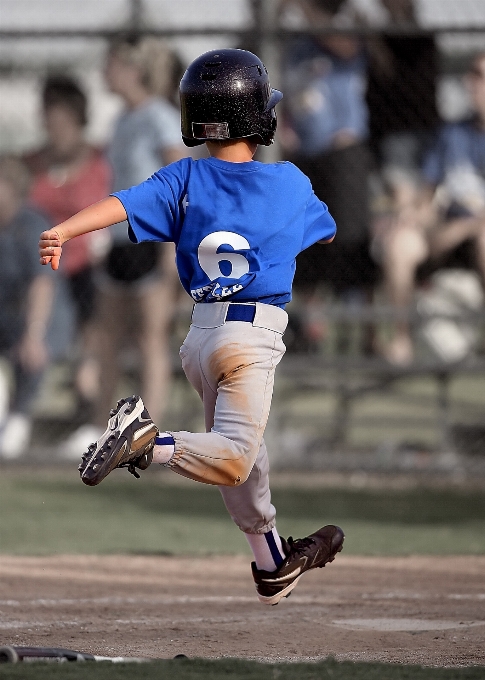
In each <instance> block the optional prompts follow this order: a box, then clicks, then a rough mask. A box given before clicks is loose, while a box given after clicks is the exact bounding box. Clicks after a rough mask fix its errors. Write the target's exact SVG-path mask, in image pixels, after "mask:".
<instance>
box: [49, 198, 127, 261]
mask: <svg viewBox="0 0 485 680" xmlns="http://www.w3.org/2000/svg"><path fill="white" fill-rule="evenodd" d="M126 218H127V216H126V211H125V209H124V207H123V204H122V203H121V201H119V200H118V199H117V198H115V197H114V196H109V197H108V198H103V200H102V201H99V202H98V203H94V204H93V205H90V206H89V207H88V208H84V210H81V211H80V212H78V213H76V214H75V215H73V216H72V217H70V218H69V219H68V220H66V221H65V222H61V224H58V225H57V226H56V227H54V229H49V230H48V231H44V232H42V234H41V235H40V241H39V255H40V263H41V264H49V263H50V265H51V267H52V269H58V268H59V260H60V259H61V255H62V245H63V243H65V242H66V241H69V239H71V238H74V237H75V236H80V235H81V234H87V233H89V232H90V231H96V230H98V229H104V228H105V227H109V226H111V225H112V224H117V223H118V222H123V220H126Z"/></svg>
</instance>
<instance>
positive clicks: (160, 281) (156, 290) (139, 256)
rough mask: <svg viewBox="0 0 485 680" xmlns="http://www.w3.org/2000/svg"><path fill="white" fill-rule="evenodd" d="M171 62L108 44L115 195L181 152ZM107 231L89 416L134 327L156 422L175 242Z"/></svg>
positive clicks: (164, 383) (149, 51) (81, 439)
mask: <svg viewBox="0 0 485 680" xmlns="http://www.w3.org/2000/svg"><path fill="white" fill-rule="evenodd" d="M177 63H178V62H177V58H176V57H175V55H174V54H173V53H172V52H171V51H170V50H169V49H168V48H167V47H166V45H165V44H164V43H163V42H160V41H159V40H157V39H155V38H151V37H133V38H132V39H131V38H128V39H127V38H124V39H120V40H116V41H114V42H113V43H112V44H111V46H110V48H109V51H108V56H107V61H106V66H105V78H106V82H107V84H108V86H109V88H110V90H111V91H112V92H113V93H115V94H117V95H119V96H120V97H121V99H122V100H123V103H124V109H123V111H122V112H121V114H120V115H119V117H118V119H117V120H116V122H115V126H114V130H113V135H112V139H111V141H110V144H109V146H108V150H107V155H108V159H109V161H110V163H111V166H112V171H113V191H119V190H122V189H128V188H129V187H131V186H133V185H135V184H139V183H140V182H142V181H144V180H145V179H147V178H148V177H150V175H152V174H153V173H154V172H156V171H157V170H159V168H160V167H162V166H164V165H168V164H169V163H172V162H174V161H176V160H178V159H179V158H182V157H183V156H186V155H187V152H186V150H185V149H184V147H183V146H182V137H181V131H180V112H179V110H178V109H177V108H176V107H175V106H174V105H173V104H172V102H171V101H170V98H171V92H172V90H173V85H174V81H175V79H176V75H175V73H176V71H177ZM179 75H180V74H179ZM110 231H111V238H112V243H111V247H110V250H109V252H108V253H107V256H106V258H105V260H104V263H103V265H102V267H101V270H100V272H99V277H98V285H99V291H98V318H99V322H100V323H99V332H100V340H99V353H100V365H101V376H100V394H99V400H98V404H97V407H96V409H95V412H96V413H99V414H100V417H101V414H104V413H105V412H106V410H108V411H109V409H110V408H111V407H112V406H113V401H114V400H115V396H116V388H117V385H118V383H119V378H120V373H121V370H120V352H121V349H122V348H123V344H124V341H125V340H126V338H127V336H128V335H129V333H130V332H131V335H133V329H135V336H136V338H135V339H136V341H137V345H138V349H139V353H140V358H141V362H140V364H141V366H140V378H141V380H140V382H141V386H140V390H141V393H142V394H143V398H144V399H145V401H146V403H147V404H148V407H149V408H151V409H152V411H153V412H154V413H155V414H156V415H157V417H159V418H160V417H161V416H162V415H163V412H164V409H165V405H166V401H167V394H168V390H169V385H170V373H171V360H170V352H169V338H168V328H169V324H170V321H171V319H172V314H173V310H174V306H175V305H174V302H175V296H176V294H177V287H178V278H177V272H176V268H175V251H174V248H173V244H166V243H163V244H161V243H145V244H142V247H141V248H140V247H138V246H137V247H135V246H134V245H133V244H132V243H131V242H130V241H129V238H128V225H127V223H126V222H123V223H121V224H118V225H114V226H113V227H111V230H110ZM125 344H126V343H125ZM104 426H105V424H104V421H103V422H102V421H99V422H95V423H93V425H90V426H84V427H82V428H81V429H80V430H78V432H77V433H74V436H73V437H72V438H71V440H70V442H69V443H68V449H69V453H70V454H72V456H73V457H75V456H76V455H78V454H80V453H82V451H83V450H84V448H85V446H86V443H90V442H91V441H92V440H93V439H96V438H97V430H98V429H102V430H104ZM66 453H68V451H67V450H66Z"/></svg>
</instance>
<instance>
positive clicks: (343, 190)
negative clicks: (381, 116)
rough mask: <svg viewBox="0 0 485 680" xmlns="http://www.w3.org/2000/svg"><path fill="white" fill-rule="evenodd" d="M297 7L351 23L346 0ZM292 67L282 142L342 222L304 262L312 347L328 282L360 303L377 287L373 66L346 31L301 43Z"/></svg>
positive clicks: (322, 23)
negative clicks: (368, 95) (368, 93)
mask: <svg viewBox="0 0 485 680" xmlns="http://www.w3.org/2000/svg"><path fill="white" fill-rule="evenodd" d="M293 4H297V5H298V6H299V7H300V8H301V10H303V12H304V16H305V17H306V20H307V22H308V24H309V25H311V26H312V27H313V28H316V27H323V28H329V27H336V28H337V27H338V28H341V27H342V25H344V26H347V25H349V22H348V16H347V15H346V14H345V10H346V7H345V2H344V1H343V0H294V2H293ZM285 62H286V67H285V80H286V84H285V98H286V105H287V108H286V111H287V115H288V123H289V126H290V130H287V132H286V137H285V136H283V143H284V144H285V143H286V152H287V155H288V156H289V157H290V158H291V160H292V161H293V162H294V163H295V164H296V165H298V166H299V167H300V168H301V169H302V170H303V172H305V173H306V174H307V175H308V176H309V177H310V180H311V182H312V185H313V188H314V191H315V193H316V194H317V196H318V197H319V198H320V199H321V200H322V201H324V202H325V203H326V204H327V205H328V207H329V209H330V212H331V213H332V215H333V216H334V218H335V221H336V222H337V238H336V240H335V243H332V244H330V245H329V246H328V247H326V248H320V247H319V246H318V245H316V246H312V247H311V248H309V249H308V250H306V251H305V252H304V253H302V254H301V255H299V256H298V258H297V271H296V276H295V291H296V293H297V295H298V293H299V294H300V295H303V298H304V299H305V300H306V309H307V316H308V317H309V320H310V323H309V322H308V320H307V322H306V326H307V333H308V335H309V342H310V344H311V342H312V339H315V340H318V335H319V334H321V333H323V332H324V329H323V327H321V329H320V331H319V329H318V323H315V322H314V321H315V320H313V321H312V317H315V313H314V312H315V310H316V311H317V316H318V310H319V309H320V310H321V302H319V301H318V289H319V286H321V284H327V285H328V286H329V287H330V288H331V289H332V290H333V291H334V292H335V293H336V294H337V295H341V296H342V295H344V296H347V297H351V298H352V297H353V298H355V295H357V296H360V297H365V295H366V294H367V292H368V291H369V290H370V289H371V286H372V284H373V282H374V269H375V268H374V264H373V261H372V259H371V257H370V255H369V222H370V218H369V188H368V175H369V168H370V153H369V149H368V144H367V138H368V110H367V105H366V101H365V83H366V69H367V65H366V57H365V53H364V49H363V44H362V42H361V41H360V40H359V39H358V38H357V37H354V36H352V35H345V34H342V33H335V34H332V33H326V34H323V35H315V36H306V37H303V38H300V39H298V40H296V41H294V42H293V43H292V44H290V45H289V47H288V49H287V53H286V55H285ZM321 323H322V321H321V320H320V324H321Z"/></svg>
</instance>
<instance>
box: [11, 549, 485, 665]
mask: <svg viewBox="0 0 485 680" xmlns="http://www.w3.org/2000/svg"><path fill="white" fill-rule="evenodd" d="M0 644H1V645H4V644H10V645H29V646H31V645H32V646H52V647H53V646H56V647H68V648H71V649H76V650H78V651H84V652H90V653H94V654H100V655H106V656H143V657H145V656H147V657H157V658H170V657H173V656H174V655H175V654H180V653H183V654H186V655H188V656H190V657H207V658H217V657H223V656H230V657H241V658H246V659H260V660H263V659H264V660H272V661H276V660H308V659H320V658H322V657H326V656H328V655H330V654H331V655H334V656H335V657H336V658H337V659H340V660H344V659H346V660H354V661H386V662H395V663H405V664H423V665H433V666H468V665H485V556H479V557H402V558H373V557H354V556H345V555H339V556H338V557H337V559H336V561H335V562H334V563H333V564H331V565H328V566H327V567H326V568H325V569H317V570H315V571H314V572H310V573H308V574H306V575H305V576H304V578H303V579H302V580H301V582H300V583H299V585H298V587H297V588H296V589H295V591H294V593H293V594H292V596H291V597H290V598H288V599H287V600H284V601H282V602H281V603H280V604H279V605H278V606H276V607H267V606H264V605H262V604H260V603H259V602H258V600H257V598H256V595H255V591H254V587H253V585H252V581H251V575H250V570H249V564H248V559H247V557H210V558H195V559H194V558H172V557H152V556H149V557H145V556H125V555H116V556H77V555H65V556H62V555H58V556H52V557H18V556H1V557H0Z"/></svg>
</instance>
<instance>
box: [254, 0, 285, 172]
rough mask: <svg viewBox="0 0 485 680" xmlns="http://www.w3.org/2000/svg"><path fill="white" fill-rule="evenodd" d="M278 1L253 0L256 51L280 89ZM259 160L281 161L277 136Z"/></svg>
mask: <svg viewBox="0 0 485 680" xmlns="http://www.w3.org/2000/svg"><path fill="white" fill-rule="evenodd" d="M278 5H279V2H278V0H253V1H252V9H253V22H254V44H255V48H254V51H255V52H256V54H257V55H258V57H260V59H261V61H263V63H264V65H265V66H266V68H267V69H268V72H269V76H270V81H271V86H272V87H274V88H276V89H279V87H280V82H281V60H280V45H279V41H278V38H277V37H276V35H275V29H276V28H277V27H278V25H279V21H278ZM258 158H260V160H261V161H263V162H264V163H275V162H276V161H279V160H281V147H280V144H279V142H278V135H276V137H275V140H274V143H273V144H272V145H271V146H262V147H260V150H259V152H258Z"/></svg>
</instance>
